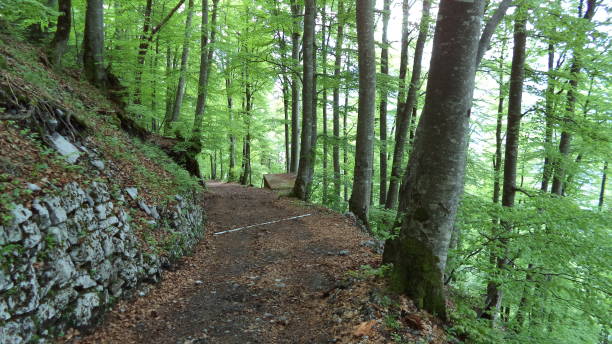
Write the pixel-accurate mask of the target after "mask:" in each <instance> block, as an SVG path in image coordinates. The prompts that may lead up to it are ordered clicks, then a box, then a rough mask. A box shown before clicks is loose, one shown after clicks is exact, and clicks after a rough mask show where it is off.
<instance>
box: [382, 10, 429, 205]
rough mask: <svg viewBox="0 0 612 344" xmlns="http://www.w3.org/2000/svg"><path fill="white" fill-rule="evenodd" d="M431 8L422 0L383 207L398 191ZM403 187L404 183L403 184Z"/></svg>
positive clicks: (394, 198) (393, 202) (391, 201)
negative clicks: (408, 78)
mask: <svg viewBox="0 0 612 344" xmlns="http://www.w3.org/2000/svg"><path fill="white" fill-rule="evenodd" d="M430 8H431V0H423V10H422V11H421V22H420V24H419V37H418V38H417V42H416V48H415V51H414V62H413V66H412V76H411V77H410V85H409V86H408V96H407V97H406V101H405V103H404V105H403V106H402V107H401V109H400V111H401V112H400V113H399V114H398V116H397V120H396V125H397V128H396V130H395V147H394V149H393V166H392V168H391V181H390V183H389V192H388V195H387V202H386V204H385V208H387V209H393V208H395V205H396V204H397V198H398V191H399V188H400V180H401V178H402V164H403V158H404V151H405V148H406V137H407V136H408V129H409V127H410V120H411V115H412V109H413V108H414V107H415V106H416V102H417V97H418V95H417V94H418V91H419V85H420V84H419V82H420V80H421V63H422V60H423V50H424V49H425V43H426V42H427V35H428V32H429V20H430V18H429V10H430ZM403 187H405V185H404V186H403Z"/></svg>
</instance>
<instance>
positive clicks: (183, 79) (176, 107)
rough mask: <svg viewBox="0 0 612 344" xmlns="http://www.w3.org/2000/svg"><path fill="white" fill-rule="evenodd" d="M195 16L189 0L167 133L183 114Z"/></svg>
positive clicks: (165, 128)
mask: <svg viewBox="0 0 612 344" xmlns="http://www.w3.org/2000/svg"><path fill="white" fill-rule="evenodd" d="M192 18H193V0H189V2H188V6H187V21H186V22H185V36H184V39H183V52H182V54H181V69H180V71H179V80H178V84H177V87H176V95H175V98H174V103H173V106H172V117H171V118H170V121H167V122H166V125H165V127H164V132H165V134H166V135H168V134H169V133H170V129H171V127H172V123H174V122H176V121H178V119H179V117H180V115H181V107H182V105H183V98H184V97H185V86H186V84H187V63H188V61H189V45H190V44H191V20H192Z"/></svg>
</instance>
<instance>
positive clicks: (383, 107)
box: [378, 0, 391, 205]
mask: <svg viewBox="0 0 612 344" xmlns="http://www.w3.org/2000/svg"><path fill="white" fill-rule="evenodd" d="M390 17H391V0H384V3H383V29H382V49H381V51H380V73H381V74H382V75H385V76H389V40H388V39H387V31H388V28H389V18H390ZM384 82H385V83H386V82H387V80H386V79H384ZM388 96H389V89H388V87H387V85H381V87H380V155H379V159H380V164H379V165H380V187H379V188H380V191H379V200H378V203H379V204H380V205H384V204H385V202H386V201H387V98H388Z"/></svg>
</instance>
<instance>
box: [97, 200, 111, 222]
mask: <svg viewBox="0 0 612 344" xmlns="http://www.w3.org/2000/svg"><path fill="white" fill-rule="evenodd" d="M95 211H96V216H97V217H98V219H100V220H104V219H106V217H107V216H108V212H109V209H108V208H107V205H106V203H102V204H98V205H97V206H96V207H95Z"/></svg>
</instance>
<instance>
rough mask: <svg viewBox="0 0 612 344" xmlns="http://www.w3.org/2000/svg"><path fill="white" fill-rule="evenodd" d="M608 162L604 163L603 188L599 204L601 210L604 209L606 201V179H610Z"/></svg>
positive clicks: (600, 192)
mask: <svg viewBox="0 0 612 344" xmlns="http://www.w3.org/2000/svg"><path fill="white" fill-rule="evenodd" d="M607 173H608V162H607V161H606V162H605V163H604V167H603V171H602V173H601V187H600V188H599V202H598V203H597V207H598V208H599V210H602V209H603V205H604V199H605V197H606V179H607V178H608V174H607Z"/></svg>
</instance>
